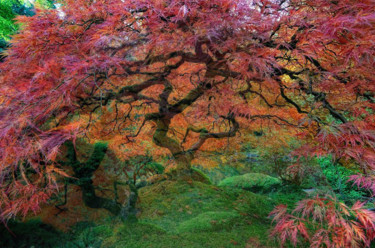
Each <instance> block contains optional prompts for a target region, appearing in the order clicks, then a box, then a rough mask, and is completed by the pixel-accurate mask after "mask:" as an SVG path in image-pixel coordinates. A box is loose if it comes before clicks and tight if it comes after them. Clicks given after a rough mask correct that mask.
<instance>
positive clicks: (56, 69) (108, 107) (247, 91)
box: [0, 0, 375, 219]
mask: <svg viewBox="0 0 375 248" xmlns="http://www.w3.org/2000/svg"><path fill="white" fill-rule="evenodd" d="M374 13H375V5H374V3H373V1H371V0H359V1H358V0H341V1H332V0H313V1H310V0H305V1H300V0H274V1H269V0H253V1H248V0H214V1H204V0H185V1H180V0H138V1H130V0H129V1H128V0H97V1H84V0H75V1H72V0H66V1H63V2H62V7H61V9H59V10H53V9H38V10H37V12H36V15H34V16H31V17H24V16H22V17H18V18H17V20H18V21H20V22H23V23H25V24H24V25H23V27H22V30H21V31H20V32H19V34H17V35H15V36H14V38H13V40H12V43H11V47H10V48H9V50H8V51H7V58H6V60H5V62H4V63H2V64H1V65H0V70H1V75H0V77H1V81H0V84H1V86H0V92H1V93H0V102H1V107H0V159H1V167H0V182H1V190H0V192H1V194H0V195H1V196H0V199H1V205H0V209H1V216H2V218H5V219H7V218H10V217H12V216H14V215H16V214H19V213H23V214H26V213H27V212H28V211H36V210H38V208H39V206H40V204H41V203H42V202H45V201H46V200H47V199H48V197H49V196H50V195H51V194H53V192H55V190H56V188H57V184H56V174H59V175H62V176H66V172H64V171H62V170H61V169H60V168H59V164H58V157H59V156H60V155H61V147H62V145H63V144H64V143H65V142H66V141H68V140H72V141H73V142H74V140H75V139H76V138H77V137H83V138H85V139H87V140H88V141H89V142H93V141H96V140H102V141H108V142H109V148H110V149H112V150H113V151H114V152H115V153H116V155H117V156H118V157H119V158H121V159H127V158H128V157H129V156H130V155H132V154H133V155H134V154H141V153H142V152H144V151H145V150H146V148H150V147H152V149H153V151H154V152H155V153H157V154H169V155H170V156H172V157H173V159H174V163H175V171H174V172H173V173H174V175H175V176H177V177H179V176H181V175H187V174H189V173H190V167H191V163H192V161H193V159H195V158H198V157H199V151H200V150H202V149H211V150H213V149H216V148H217V147H220V146H224V145H225V144H226V141H227V139H229V138H234V137H239V136H240V135H241V134H242V133H244V132H249V131H256V130H258V127H259V126H260V125H267V126H268V127H269V128H276V129H279V130H284V132H286V133H288V135H290V136H296V137H298V138H299V139H301V140H302V141H303V145H302V146H301V147H299V149H298V150H296V152H295V155H297V156H313V155H322V154H332V155H333V157H334V158H336V159H339V158H343V159H349V160H353V161H356V163H357V164H358V166H359V168H360V169H361V171H362V172H363V175H359V176H358V177H356V178H354V180H357V181H356V182H357V183H358V184H361V183H363V182H366V185H369V187H374V186H373V185H374V181H373V180H372V179H371V178H373V170H374V169H375V153H374V147H375V143H374V142H375V126H374V124H375V120H374V109H375V105H374V92H375V83H374V79H375V78H374V74H373V68H374V65H375V63H374V62H375V61H374V55H375V49H374V40H375V31H374V28H373V27H374V24H375V15H374ZM147 141H150V142H147ZM151 141H152V142H153V144H151ZM366 180H370V183H367V181H366ZM371 180H372V181H371Z"/></svg>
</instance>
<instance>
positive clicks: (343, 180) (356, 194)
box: [318, 157, 366, 203]
mask: <svg viewBox="0 0 375 248" xmlns="http://www.w3.org/2000/svg"><path fill="white" fill-rule="evenodd" d="M318 161H319V164H320V166H321V168H322V173H323V175H324V176H325V178H326V181H327V183H328V184H329V186H330V187H331V188H332V191H333V192H334V193H336V194H337V196H338V198H339V199H340V200H343V201H345V202H350V203H354V202H355V201H357V200H360V199H361V198H363V197H364V196H366V192H365V191H363V190H359V189H357V188H356V187H353V185H352V183H350V182H349V183H348V182H347V181H348V179H349V176H351V175H354V174H357V173H358V172H357V171H355V170H350V169H348V168H345V167H343V166H340V165H338V164H337V165H334V164H332V162H331V159H330V158H329V157H325V158H321V159H319V160H318Z"/></svg>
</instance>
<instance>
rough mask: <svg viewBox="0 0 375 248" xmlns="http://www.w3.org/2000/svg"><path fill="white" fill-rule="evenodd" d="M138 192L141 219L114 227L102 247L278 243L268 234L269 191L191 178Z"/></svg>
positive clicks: (193, 247)
mask: <svg viewBox="0 0 375 248" xmlns="http://www.w3.org/2000/svg"><path fill="white" fill-rule="evenodd" d="M139 196H140V204H139V206H140V208H141V214H140V216H139V222H138V223H134V224H127V225H118V226H116V227H114V231H113V235H112V237H110V238H108V239H106V240H104V242H103V247H108V248H120V247H121V248H122V247H126V248H140V247H149V248H174V247H179V248H180V247H186V248H201V247H205V248H217V247H245V246H246V245H247V244H249V243H248V241H249V239H254V240H256V242H258V243H259V244H258V245H259V247H266V246H270V247H277V245H276V244H274V243H273V241H270V240H269V239H268V230H269V228H270V227H271V223H270V220H269V219H268V218H267V215H268V213H269V212H270V211H271V210H272V208H273V205H274V204H273V201H272V200H270V199H269V198H267V197H264V196H260V195H256V194H254V193H252V192H248V191H243V190H242V189H237V188H225V189H223V188H220V187H217V186H213V185H207V184H205V183H201V182H195V181H194V182H193V183H190V184H189V183H186V182H181V181H163V182H160V183H158V184H155V185H150V186H146V187H144V188H142V189H140V191H139ZM250 247H252V246H251V244H250Z"/></svg>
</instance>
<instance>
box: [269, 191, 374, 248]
mask: <svg viewBox="0 0 375 248" xmlns="http://www.w3.org/2000/svg"><path fill="white" fill-rule="evenodd" d="M270 215H271V216H273V220H274V221H275V222H276V226H275V227H274V229H273V231H272V233H271V235H272V236H276V237H277V238H278V239H279V240H280V242H281V245H284V244H285V243H286V242H287V241H290V242H291V243H292V244H293V245H294V246H297V245H298V244H299V243H300V242H302V241H303V240H304V241H305V242H308V243H310V247H328V248H331V247H332V248H333V247H343V248H344V247H345V248H347V247H364V246H366V247H370V243H371V241H372V240H373V239H375V213H374V212H372V211H370V210H367V209H365V208H364V203H360V202H357V203H355V204H354V205H353V206H352V207H351V208H350V207H348V206H346V205H345V204H344V203H341V202H338V201H337V200H336V199H334V198H332V197H319V196H316V197H315V198H312V199H306V200H302V201H300V202H299V203H297V206H296V208H295V209H294V210H293V211H292V212H291V213H289V211H288V210H287V206H285V205H280V206H277V207H276V208H275V209H274V210H273V211H272V212H271V213H270Z"/></svg>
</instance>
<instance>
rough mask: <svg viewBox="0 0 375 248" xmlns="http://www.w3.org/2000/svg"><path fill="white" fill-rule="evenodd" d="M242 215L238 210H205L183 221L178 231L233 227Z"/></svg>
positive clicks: (213, 229) (214, 229)
mask: <svg viewBox="0 0 375 248" xmlns="http://www.w3.org/2000/svg"><path fill="white" fill-rule="evenodd" d="M238 217H240V215H239V214H238V213H236V212H229V211H226V212H220V211H218V212H205V213H202V214H199V215H198V216H196V217H194V218H191V219H189V220H187V221H184V222H182V223H181V224H180V225H179V226H178V227H177V229H176V231H177V233H182V232H201V231H218V230H224V229H225V228H229V229H232V227H233V225H235V223H236V222H238Z"/></svg>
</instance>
